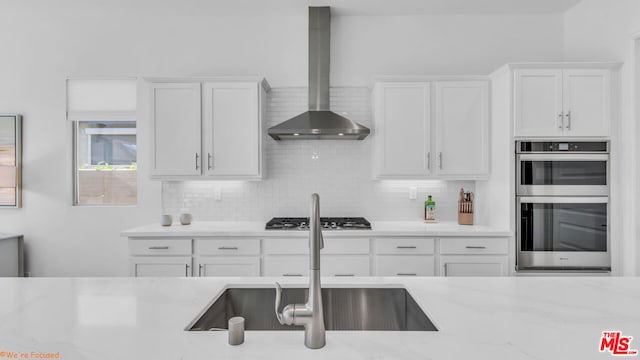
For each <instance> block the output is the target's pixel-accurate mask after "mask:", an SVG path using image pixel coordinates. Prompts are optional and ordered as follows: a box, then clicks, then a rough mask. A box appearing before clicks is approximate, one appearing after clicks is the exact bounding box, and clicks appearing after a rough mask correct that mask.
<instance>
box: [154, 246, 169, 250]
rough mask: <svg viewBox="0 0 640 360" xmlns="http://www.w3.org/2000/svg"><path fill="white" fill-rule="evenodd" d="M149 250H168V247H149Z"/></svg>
mask: <svg viewBox="0 0 640 360" xmlns="http://www.w3.org/2000/svg"><path fill="white" fill-rule="evenodd" d="M149 250H169V247H168V246H149Z"/></svg>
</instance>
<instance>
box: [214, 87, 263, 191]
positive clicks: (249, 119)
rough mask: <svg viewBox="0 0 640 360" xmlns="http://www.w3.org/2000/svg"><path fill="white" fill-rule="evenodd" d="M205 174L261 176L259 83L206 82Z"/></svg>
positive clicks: (236, 176) (235, 176)
mask: <svg viewBox="0 0 640 360" xmlns="http://www.w3.org/2000/svg"><path fill="white" fill-rule="evenodd" d="M204 87H205V98H204V105H205V118H204V127H205V129H206V130H205V131H206V134H205V141H206V159H205V164H206V174H207V175H209V176H213V177H220V178H225V177H233V178H236V179H237V178H238V177H259V176H260V170H261V169H260V158H261V154H260V149H261V146H260V142H261V136H260V135H261V125H260V119H261V117H260V108H259V103H258V101H259V99H258V92H259V85H258V84H257V83H253V82H252V83H217V82H215V83H205V85H204Z"/></svg>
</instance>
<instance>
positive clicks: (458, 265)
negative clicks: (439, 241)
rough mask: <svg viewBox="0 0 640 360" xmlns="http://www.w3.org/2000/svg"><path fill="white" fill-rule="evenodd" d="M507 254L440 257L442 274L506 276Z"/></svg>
mask: <svg viewBox="0 0 640 360" xmlns="http://www.w3.org/2000/svg"><path fill="white" fill-rule="evenodd" d="M507 263H508V261H507V257H506V256H486V255H483V256H469V255H460V256H449V255H443V256H441V257H440V274H441V275H442V276H506V275H507Z"/></svg>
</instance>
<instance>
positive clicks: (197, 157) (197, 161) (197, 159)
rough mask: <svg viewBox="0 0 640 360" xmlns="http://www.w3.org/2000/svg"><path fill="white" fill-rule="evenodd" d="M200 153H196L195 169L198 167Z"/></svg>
mask: <svg viewBox="0 0 640 360" xmlns="http://www.w3.org/2000/svg"><path fill="white" fill-rule="evenodd" d="M199 163H200V154H198V153H196V170H198V169H200V164H199Z"/></svg>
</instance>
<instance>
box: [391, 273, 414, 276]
mask: <svg viewBox="0 0 640 360" xmlns="http://www.w3.org/2000/svg"><path fill="white" fill-rule="evenodd" d="M396 275H398V276H418V274H416V273H397V274H396Z"/></svg>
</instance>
